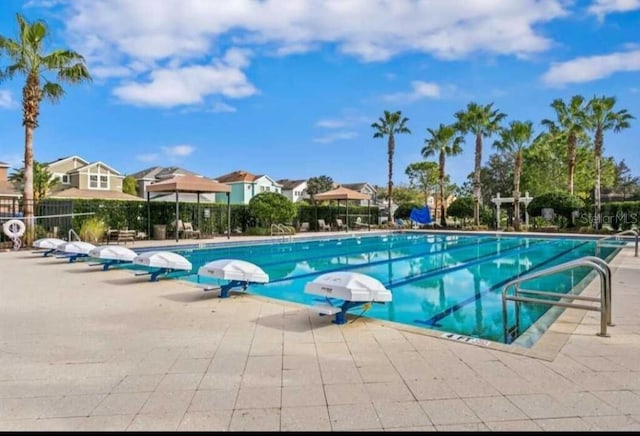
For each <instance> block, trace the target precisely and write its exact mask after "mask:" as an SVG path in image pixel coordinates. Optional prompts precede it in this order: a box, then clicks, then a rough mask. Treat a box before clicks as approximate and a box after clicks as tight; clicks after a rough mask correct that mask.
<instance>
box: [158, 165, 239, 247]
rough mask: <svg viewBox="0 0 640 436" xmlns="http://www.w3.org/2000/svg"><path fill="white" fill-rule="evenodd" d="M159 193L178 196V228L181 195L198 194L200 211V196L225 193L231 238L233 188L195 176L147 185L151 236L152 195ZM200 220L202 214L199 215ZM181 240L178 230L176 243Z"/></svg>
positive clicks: (228, 230) (177, 177) (184, 176)
mask: <svg viewBox="0 0 640 436" xmlns="http://www.w3.org/2000/svg"><path fill="white" fill-rule="evenodd" d="M152 192H159V193H163V194H167V193H173V192H175V194H176V227H177V223H178V220H179V219H180V198H179V194H180V193H181V192H183V193H190V194H197V201H198V210H200V194H212V193H213V194H215V193H218V192H224V193H226V194H227V239H229V238H231V199H230V195H229V194H230V193H231V187H230V186H229V185H225V184H224V183H218V182H216V181H214V180H212V179H207V178H205V177H200V176H194V175H188V174H185V175H180V176H174V177H172V178H171V179H167V180H163V181H161V182H154V183H151V184H150V185H147V231H148V234H149V235H151V193H152ZM198 219H200V214H199V213H198ZM178 239H179V232H178V231H177V229H176V242H178Z"/></svg>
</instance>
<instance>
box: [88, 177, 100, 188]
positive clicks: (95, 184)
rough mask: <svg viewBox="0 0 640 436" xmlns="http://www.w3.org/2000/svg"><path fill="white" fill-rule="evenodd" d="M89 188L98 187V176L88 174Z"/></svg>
mask: <svg viewBox="0 0 640 436" xmlns="http://www.w3.org/2000/svg"><path fill="white" fill-rule="evenodd" d="M89 188H91V189H98V176H97V175H96V176H93V175H90V176H89Z"/></svg>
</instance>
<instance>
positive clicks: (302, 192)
mask: <svg viewBox="0 0 640 436" xmlns="http://www.w3.org/2000/svg"><path fill="white" fill-rule="evenodd" d="M278 183H279V184H280V185H282V195H284V196H285V197H287V198H288V199H289V200H291V201H292V202H293V203H298V202H299V201H301V200H305V199H307V198H309V194H307V181H306V180H289V179H281V180H278Z"/></svg>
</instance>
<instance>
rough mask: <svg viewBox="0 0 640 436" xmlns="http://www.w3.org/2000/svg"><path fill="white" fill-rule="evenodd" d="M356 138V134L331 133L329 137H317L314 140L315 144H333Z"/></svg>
mask: <svg viewBox="0 0 640 436" xmlns="http://www.w3.org/2000/svg"><path fill="white" fill-rule="evenodd" d="M356 136H358V134H357V133H356V132H335V133H329V134H328V135H324V136H318V137H315V138H313V142H318V143H321V144H329V143H331V142H336V141H342V140H346V139H352V138H355V137H356Z"/></svg>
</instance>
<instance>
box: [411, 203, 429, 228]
mask: <svg viewBox="0 0 640 436" xmlns="http://www.w3.org/2000/svg"><path fill="white" fill-rule="evenodd" d="M409 218H411V220H412V221H415V222H417V223H418V224H431V222H432V220H431V212H430V211H429V208H428V207H427V206H425V207H423V208H422V209H411V213H410V214H409Z"/></svg>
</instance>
